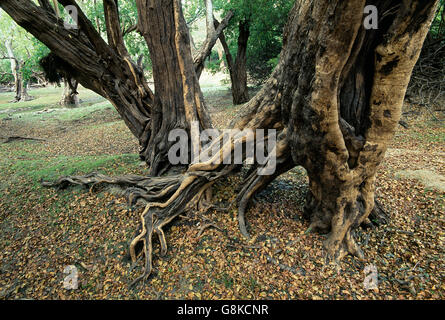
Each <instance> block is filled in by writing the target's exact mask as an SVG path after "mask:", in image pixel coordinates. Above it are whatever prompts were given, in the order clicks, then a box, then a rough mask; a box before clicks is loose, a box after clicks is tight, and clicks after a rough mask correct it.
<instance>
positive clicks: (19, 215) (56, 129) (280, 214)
mask: <svg viewBox="0 0 445 320" xmlns="http://www.w3.org/2000/svg"><path fill="white" fill-rule="evenodd" d="M30 93H31V95H33V96H35V97H36V98H37V99H35V100H33V101H29V102H25V103H16V104H11V103H9V102H8V101H9V100H11V99H12V93H10V92H9V93H8V92H7V93H0V299H444V298H445V284H444V281H443V280H444V276H445V266H444V251H445V250H444V249H445V248H444V235H445V233H444V231H445V215H444V212H445V208H444V205H445V188H444V185H445V128H444V126H443V119H444V116H443V112H442V114H441V113H440V112H435V113H434V116H435V118H439V119H442V121H437V120H433V118H432V116H431V113H429V112H427V113H426V112H424V110H423V109H422V108H420V107H416V106H414V105H410V104H406V105H405V110H404V112H405V115H404V119H403V120H404V121H405V122H406V123H407V124H408V125H409V128H408V129H404V128H403V127H402V126H400V127H399V128H398V131H397V135H396V137H395V140H394V141H393V142H392V144H391V147H390V149H389V150H388V153H387V157H386V159H385V161H384V163H383V165H382V166H381V168H380V170H379V173H378V179H377V196H378V198H379V200H380V202H381V203H382V204H383V205H384V206H385V208H386V209H387V211H388V212H389V213H390V215H391V222H390V223H389V224H388V225H383V226H380V227H378V228H374V229H369V230H360V231H359V240H360V243H361V246H362V249H363V250H364V252H365V254H366V261H364V262H361V261H358V260H357V259H355V258H353V257H347V258H346V259H345V260H344V261H343V263H342V264H341V269H340V271H339V272H338V273H337V272H336V271H335V270H334V269H333V268H331V267H329V266H328V267H325V266H324V256H323V249H322V241H323V239H324V236H322V235H318V234H310V233H306V232H305V231H306V230H307V229H308V222H307V221H305V220H304V219H303V218H302V209H303V204H304V198H305V193H306V191H307V176H306V174H305V171H304V169H302V168H295V169H293V170H292V171H290V172H288V173H286V174H284V175H283V176H281V177H280V178H279V179H277V180H276V181H275V182H273V183H272V184H271V185H270V186H269V187H268V188H267V190H265V191H263V192H262V193H261V194H260V195H259V196H258V202H257V203H256V204H255V205H253V206H252V208H251V209H250V210H249V211H248V213H247V215H246V219H247V221H248V225H249V228H250V232H251V235H252V236H253V239H252V240H251V241H249V242H247V241H245V240H243V238H242V236H241V234H240V232H239V231H238V225H237V220H236V208H231V209H230V210H229V211H228V212H221V211H219V212H216V211H209V212H205V213H190V214H189V215H187V216H182V217H181V218H179V219H177V220H176V221H175V222H174V223H172V225H171V226H170V227H169V228H168V230H167V232H166V237H167V241H168V244H169V251H168V254H167V256H166V257H163V258H160V257H159V255H158V253H159V245H158V244H157V243H156V244H155V246H154V248H155V253H154V272H153V275H152V276H151V277H150V279H149V280H148V281H147V282H145V283H140V284H139V285H137V286H136V287H135V288H133V289H129V283H130V282H131V281H132V280H133V279H134V278H135V277H136V276H137V275H138V274H140V272H141V265H138V266H137V267H135V268H132V266H131V264H130V262H129V261H128V260H127V252H128V244H129V240H130V239H131V237H132V235H133V234H134V231H135V228H136V225H137V223H138V221H139V211H134V210H129V209H130V208H129V207H128V206H127V203H126V201H125V199H124V198H123V197H122V195H121V192H120V190H118V189H116V188H103V189H100V190H95V191H94V192H89V191H88V190H85V189H82V188H78V187H73V188H69V189H67V190H56V189H52V188H43V187H42V186H41V185H40V181H41V180H42V179H44V180H52V179H55V178H57V177H58V176H60V175H70V174H85V173H89V172H91V171H99V172H103V173H105V174H110V175H118V174H127V173H133V174H144V173H145V172H146V168H144V167H143V166H141V165H140V162H139V160H138V155H137V149H138V146H137V141H136V139H135V138H134V137H133V136H132V135H131V133H130V131H129V130H128V129H127V128H126V127H125V125H124V123H123V122H122V121H121V120H120V118H119V115H118V114H117V112H116V111H115V110H114V109H113V108H112V107H111V105H110V104H109V103H108V102H107V101H105V100H104V99H102V98H101V97H98V96H96V95H95V94H93V93H91V92H88V91H86V90H80V97H81V99H82V100H83V103H82V105H81V107H79V108H76V109H70V108H61V107H60V106H58V105H57V101H58V100H59V98H60V95H61V88H46V89H38V90H32V91H31V92H30ZM204 94H205V97H206V99H207V101H208V105H209V108H210V110H211V112H212V117H213V120H214V124H215V125H216V126H217V127H218V128H224V127H226V126H227V124H228V123H229V122H230V119H232V118H233V116H234V115H235V114H236V113H237V111H238V109H239V108H240V107H235V106H233V105H232V104H231V96H230V92H229V91H228V90H227V88H225V87H208V88H205V89H204ZM442 109H443V106H442ZM432 112H434V111H432ZM11 136H15V137H17V136H20V137H26V138H36V139H42V140H12V141H11V139H10V140H9V141H8V140H7V138H8V137H11ZM6 142H8V143H6ZM239 180H240V178H239V177H237V176H232V177H229V178H227V179H226V180H225V181H221V182H219V183H218V184H217V185H215V187H214V192H213V194H214V200H215V202H216V203H217V204H218V205H219V206H221V207H224V206H227V205H228V203H230V202H231V200H233V199H234V197H235V196H236V186H237V185H239ZM209 224H212V226H213V227H211V228H206V229H203V226H206V225H209ZM69 265H74V266H76V267H77V269H78V271H79V288H78V289H77V290H70V291H69V290H66V289H64V288H63V280H64V278H65V277H66V274H64V269H65V267H66V266H69ZM368 265H374V266H375V267H376V268H377V271H378V281H379V283H378V289H377V290H370V291H367V290H365V288H364V279H365V276H366V275H365V273H364V269H365V267H366V266H368Z"/></svg>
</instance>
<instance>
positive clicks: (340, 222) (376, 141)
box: [130, 0, 437, 280]
mask: <svg viewBox="0 0 445 320" xmlns="http://www.w3.org/2000/svg"><path fill="white" fill-rule="evenodd" d="M365 4H366V2H365V1H355V2H349V1H347V2H345V1H319V2H317V5H315V4H314V2H313V1H310V0H307V1H298V2H297V3H296V4H295V6H294V8H293V10H292V12H291V14H290V17H289V22H288V24H287V27H286V29H285V33H284V48H283V52H282V54H281V57H280V62H279V64H278V66H277V68H276V69H275V71H274V72H273V74H272V76H271V78H270V79H269V80H268V81H267V83H266V84H265V86H264V87H263V89H262V90H261V91H260V92H259V93H258V94H257V95H256V96H255V97H254V98H253V99H252V100H251V101H250V102H249V103H248V104H247V105H246V106H245V109H244V110H245V112H244V113H243V114H242V115H241V116H240V117H239V118H238V119H236V121H234V127H235V128H240V129H242V128H251V129H257V128H276V129H278V130H279V131H280V133H279V136H278V143H277V146H276V155H277V163H278V168H280V169H279V171H278V172H276V174H275V175H272V176H269V177H260V176H257V175H256V173H255V171H253V172H254V173H253V174H252V175H251V176H250V177H248V179H247V180H246V184H245V186H244V188H243V190H242V191H241V192H240V194H239V197H238V200H239V202H238V204H239V209H240V210H239V222H240V228H241V231H242V233H243V234H246V233H247V230H246V228H245V222H244V211H245V208H246V203H247V202H248V200H249V199H250V198H251V196H252V195H253V194H254V193H255V192H257V191H259V190H261V189H262V188H264V186H266V185H267V184H268V183H269V182H270V181H271V180H273V179H274V178H275V176H276V175H279V174H280V173H282V172H283V171H286V170H288V169H289V168H292V167H293V166H295V165H302V166H303V167H304V168H306V170H307V172H308V175H309V179H310V192H309V194H308V200H307V204H306V214H307V216H308V218H309V219H310V220H311V227H310V229H311V230H318V231H321V232H325V233H328V237H327V240H326V241H325V243H324V247H325V249H326V253H327V255H326V257H327V260H328V261H333V262H335V263H338V262H339V261H340V260H341V259H342V258H343V257H344V256H345V255H346V254H348V253H350V254H353V255H356V256H357V257H359V258H363V253H362V251H361V250H360V248H359V246H358V244H357V243H356V241H355V239H354V231H355V230H356V228H358V227H359V226H360V225H361V224H362V223H363V222H366V220H367V219H368V217H369V215H370V214H371V212H372V211H373V209H374V203H375V199H374V182H375V177H376V172H377V169H378V166H379V164H380V163H381V161H382V160H383V157H384V154H385V151H386V148H387V145H388V143H389V141H390V140H391V138H392V137H393V135H394V132H395V129H396V126H397V123H398V120H399V117H400V113H401V108H402V103H403V98H404V95H405V92H406V88H407V85H408V82H409V78H410V75H411V72H412V69H413V67H414V65H415V63H416V61H417V59H418V56H419V54H420V49H421V46H422V43H423V41H424V39H425V37H426V34H427V32H428V28H429V26H430V24H431V21H432V19H433V17H434V11H435V8H436V6H437V1H415V0H413V1H404V2H402V3H400V4H397V5H396V6H395V7H394V6H391V7H393V10H390V12H392V13H391V14H389V15H387V16H384V17H382V19H384V21H382V26H384V27H382V28H381V29H379V30H377V31H369V30H367V31H366V32H365V31H364V30H363V29H362V19H363V9H364V6H365ZM388 4H389V5H391V4H392V2H391V1H381V2H379V3H378V5H379V8H380V9H384V8H386V7H387V6H388ZM382 12H385V11H382ZM320 21H325V23H320ZM363 33H364V35H363ZM368 37H369V38H368ZM371 39H372V40H371ZM365 53H366V54H367V55H368V56H369V57H370V58H371V61H368V64H366V65H361V66H362V67H366V68H368V67H369V64H371V65H372V68H371V72H369V73H368V72H367V73H366V74H365V75H366V77H365V78H364V79H363V82H358V83H359V84H361V85H362V86H364V87H363V89H362V90H367V91H366V92H369V93H368V97H369V98H366V94H365V95H362V97H363V99H365V101H364V102H363V103H364V104H363V106H362V108H364V114H365V115H364V116H363V118H364V121H362V122H361V123H363V125H362V126H360V125H357V124H356V127H354V126H353V125H351V124H350V123H349V122H348V121H346V120H345V119H343V118H342V116H343V115H344V114H345V113H344V112H341V109H342V105H344V104H348V103H349V102H350V101H349V100H348V99H344V98H343V99H342V98H341V96H342V95H341V91H342V90H347V89H348V88H347V87H346V84H347V83H348V81H346V80H345V79H347V78H348V77H350V76H351V77H352V74H351V72H353V73H356V75H355V77H356V78H359V77H360V76H359V75H358V73H359V71H360V70H363V69H361V67H360V64H359V60H360V59H357V57H360V56H361V54H365ZM355 86H357V85H356V84H355ZM365 88H366V89H365ZM350 89H352V88H350ZM361 105H362V104H361V103H358V102H356V103H352V104H350V103H349V107H348V110H349V111H350V108H359V107H360V106H361ZM344 117H345V118H346V119H348V117H347V116H346V115H344ZM348 120H350V119H348ZM233 138H234V139H233V140H232V141H230V142H227V144H226V145H223V146H222V147H221V149H220V152H219V153H218V154H217V155H216V156H215V157H219V158H220V159H224V158H225V157H227V156H230V155H231V153H232V152H233V150H234V148H235V146H236V145H239V144H244V143H245V142H246V141H245V139H243V138H240V139H237V137H233ZM221 139H222V137H221ZM212 160H214V159H210V160H209V161H208V162H206V163H199V164H195V165H192V166H190V167H189V169H188V171H187V172H186V174H185V175H183V176H181V177H180V178H179V179H180V184H179V186H178V188H175V187H173V188H172V189H169V190H168V191H167V192H166V193H164V194H163V196H164V197H165V198H164V201H163V202H162V201H157V202H154V203H149V204H148V205H147V207H146V209H145V210H144V212H143V213H142V214H141V227H140V229H139V232H138V235H137V236H136V237H135V239H134V240H133V242H132V244H131V248H130V252H131V256H132V259H133V261H135V260H136V257H137V250H136V248H137V246H138V245H139V244H141V245H142V247H143V250H142V252H143V253H144V254H145V259H146V260H145V270H144V273H143V274H142V276H141V277H140V278H139V279H137V280H141V279H145V278H147V277H148V276H149V274H150V273H151V270H152V269H151V268H152V267H151V259H152V247H151V243H152V237H153V235H154V234H157V235H158V237H159V238H160V243H161V247H162V250H161V251H162V253H165V252H166V250H167V244H166V241H165V237H164V233H163V231H162V228H163V227H164V226H165V225H166V224H168V223H169V222H170V221H172V220H173V219H174V218H175V217H176V216H177V215H179V214H180V213H181V212H183V211H184V210H187V209H191V208H193V206H194V205H195V203H196V202H197V201H199V199H200V197H201V196H202V194H203V190H205V188H207V187H208V186H209V185H211V184H212V182H213V181H214V180H215V179H218V178H219V177H221V176H224V175H227V174H229V173H230V172H232V171H233V170H234V168H235V167H234V166H230V165H221V164H214V162H213V161H212Z"/></svg>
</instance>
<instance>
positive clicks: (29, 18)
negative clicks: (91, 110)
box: [1, 0, 214, 175]
mask: <svg viewBox="0 0 445 320" xmlns="http://www.w3.org/2000/svg"><path fill="white" fill-rule="evenodd" d="M39 4H40V6H36V5H35V4H34V3H33V2H32V1H26V0H20V1H2V2H1V6H2V8H3V9H4V10H5V11H6V12H7V13H8V14H9V15H11V17H12V18H13V19H14V20H15V21H16V22H17V23H18V24H19V25H21V26H23V27H24V28H26V29H27V30H28V31H29V32H31V33H32V34H33V35H34V36H35V37H36V38H38V39H39V40H41V41H42V42H43V43H44V44H46V45H47V46H48V48H49V49H50V50H51V51H52V53H53V54H54V55H56V56H57V57H58V66H55V67H56V68H58V69H59V70H58V72H59V73H61V74H65V75H67V76H69V77H71V78H74V79H76V80H77V81H79V83H80V84H82V85H83V86H84V87H86V88H88V89H91V90H93V91H95V92H97V93H98V94H100V95H102V96H103V97H105V98H107V99H108V100H110V101H111V103H112V104H113V105H114V106H115V108H116V109H117V111H118V112H119V114H120V115H121V116H122V118H123V119H124V121H125V123H126V125H127V126H128V127H129V128H130V130H131V132H132V133H133V134H134V135H135V136H136V137H137V138H138V140H139V144H140V156H141V158H142V159H143V160H145V161H146V162H147V163H148V164H149V165H150V173H151V174H153V175H159V174H162V173H163V172H165V171H166V170H167V169H168V168H169V167H170V164H169V162H168V150H169V148H170V146H171V145H172V144H173V142H170V141H168V132H169V131H170V130H171V129H174V128H184V129H186V130H190V127H191V123H192V122H193V121H197V122H199V125H200V128H201V129H206V128H209V127H210V126H211V124H210V118H209V116H208V115H207V108H206V105H205V102H204V99H203V97H202V92H201V89H200V87H199V82H198V79H197V77H196V73H195V66H194V64H193V57H192V56H191V52H190V41H189V33H188V29H187V26H186V23H185V20H184V17H183V14H182V8H181V6H180V5H179V4H178V3H177V2H176V1H168V2H165V3H161V2H160V1H142V0H141V1H136V6H137V13H138V24H137V30H138V32H139V33H140V34H141V36H142V37H143V38H144V40H145V42H146V45H147V47H148V49H149V52H150V59H151V62H152V65H153V77H154V80H155V92H156V94H154V93H153V92H152V90H151V88H149V86H148V84H147V82H146V80H145V77H144V74H143V70H142V69H141V67H140V65H138V64H137V63H135V62H134V61H133V60H132V59H131V56H130V53H129V51H128V49H127V47H126V45H125V41H124V34H123V31H122V29H121V25H122V23H121V19H120V15H119V7H118V3H117V1H116V0H105V1H103V8H104V21H105V22H104V25H105V31H106V35H107V40H108V41H107V42H106V41H105V40H104V39H103V38H102V37H101V35H100V34H99V33H98V31H97V29H96V28H95V27H94V26H93V24H92V22H91V20H90V19H88V18H87V16H86V14H85V13H84V12H83V10H82V9H81V8H80V7H79V5H78V4H77V3H76V2H75V1H73V0H61V1H59V4H61V5H62V6H74V7H75V8H76V11H77V13H78V29H66V28H64V24H63V21H61V19H58V18H57V16H56V14H54V10H53V9H51V4H50V3H49V1H47V0H42V1H39ZM212 38H214V37H212ZM204 47H205V48H207V45H206V44H205V45H204ZM206 50H207V51H208V53H209V54H210V50H208V49H206ZM195 63H196V64H197V65H198V64H199V60H198V61H196V62H195Z"/></svg>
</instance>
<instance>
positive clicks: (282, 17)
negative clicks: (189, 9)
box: [216, 0, 294, 104]
mask: <svg viewBox="0 0 445 320" xmlns="http://www.w3.org/2000/svg"><path fill="white" fill-rule="evenodd" d="M216 4H217V6H216V7H217V8H218V9H222V10H223V12H227V11H228V10H231V11H233V12H234V17H233V19H232V20H231V22H230V24H229V27H228V28H227V29H226V30H225V32H224V34H222V35H221V36H220V40H221V43H222V45H223V48H224V51H225V54H226V61H227V65H228V69H229V72H230V78H231V82H232V95H233V103H234V104H242V103H245V102H247V101H248V100H249V92H248V87H247V82H248V72H249V74H250V76H251V77H252V78H253V79H255V80H256V81H257V83H261V82H264V81H265V80H266V79H267V78H268V77H269V75H270V73H271V72H272V70H273V68H274V67H275V66H276V64H277V62H278V59H277V57H278V55H279V54H280V52H281V48H282V34H283V27H284V24H285V23H286V20H287V14H288V13H289V11H290V9H291V7H292V6H293V4H294V1H292V0H279V1H271V0H254V1H247V0H236V1H230V2H227V1H218V2H216Z"/></svg>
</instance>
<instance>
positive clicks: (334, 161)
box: [282, 0, 435, 261]
mask: <svg viewBox="0 0 445 320" xmlns="http://www.w3.org/2000/svg"><path fill="white" fill-rule="evenodd" d="M434 3H435V1H403V2H401V3H394V2H393V1H388V0H380V1H375V2H373V4H374V5H376V6H377V8H378V11H379V12H380V13H386V14H385V15H381V16H380V18H379V19H380V21H379V29H378V30H365V28H364V26H363V14H362V13H363V7H364V5H365V1H354V2H352V1H347V2H346V1H345V2H340V1H329V2H328V1H322V2H318V3H317V6H316V7H315V6H311V5H310V1H299V2H298V3H297V5H296V8H295V9H294V11H293V13H292V15H291V18H290V19H291V20H290V21H291V22H290V23H289V24H288V26H287V30H286V37H285V39H284V46H285V50H284V52H283V56H284V57H286V56H289V57H291V56H293V55H295V56H296V58H294V59H293V61H292V63H291V64H290V65H289V66H288V67H286V68H284V69H283V75H282V76H283V81H284V84H283V88H284V90H283V91H282V113H283V121H284V122H285V124H286V126H287V128H288V130H289V131H288V133H289V146H290V150H291V152H292V158H293V160H294V162H295V163H297V164H300V165H302V166H303V167H305V168H306V170H307V172H308V175H309V180H310V192H309V195H308V201H307V205H306V209H307V211H306V212H307V215H308V216H309V217H310V219H311V222H312V224H311V229H314V230H320V231H322V232H326V233H329V235H328V238H327V240H326V242H325V247H326V249H327V253H328V257H329V258H331V259H332V260H335V261H339V260H340V259H341V258H342V257H343V256H344V255H345V254H347V253H351V254H354V255H357V256H359V257H363V253H362V252H361V250H360V249H359V247H358V245H357V244H356V243H355V240H354V236H353V233H354V229H355V228H357V227H358V226H360V225H361V224H362V223H363V222H364V221H365V220H366V219H367V218H368V216H369V215H370V213H371V211H372V210H373V209H374V202H375V201H374V182H375V176H376V172H377V169H378V166H379V165H380V163H381V162H382V160H383V158H384V155H385V152H386V149H387V146H388V143H389V142H390V141H391V139H392V137H393V135H394V132H395V130H396V127H397V123H398V120H399V118H400V115H401V109H402V105H403V99H404V96H405V92H406V88H407V86H408V83H409V79H410V76H411V72H412V69H413V67H414V65H415V63H416V61H417V59H418V56H419V53H420V49H421V47H422V43H423V41H424V39H425V37H426V34H427V31H428V27H429V25H430V23H431V21H432V17H433V16H434ZM321 21H323V23H320V22H321ZM302 30H304V32H302ZM297 53H298V56H297ZM295 70H298V71H297V72H295ZM287 119H288V120H287Z"/></svg>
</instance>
